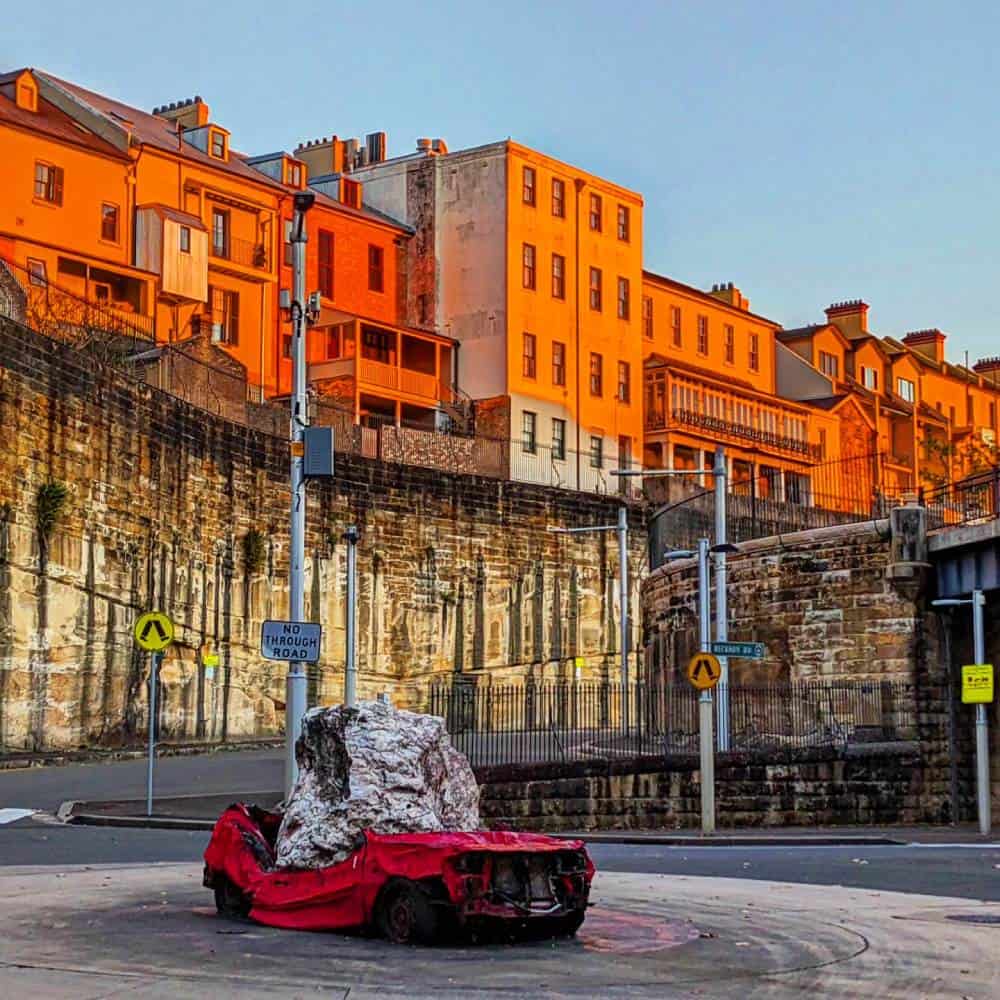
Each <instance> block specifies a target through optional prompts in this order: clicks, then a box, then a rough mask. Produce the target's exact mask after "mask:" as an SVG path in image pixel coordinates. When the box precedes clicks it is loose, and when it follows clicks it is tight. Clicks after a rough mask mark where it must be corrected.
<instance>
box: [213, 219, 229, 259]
mask: <svg viewBox="0 0 1000 1000" xmlns="http://www.w3.org/2000/svg"><path fill="white" fill-rule="evenodd" d="M212 253H213V254H214V255H215V256H216V257H228V256H229V213H228V212H225V211H223V210H222V209H221V208H213V209H212Z"/></svg>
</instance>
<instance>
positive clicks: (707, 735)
mask: <svg viewBox="0 0 1000 1000" xmlns="http://www.w3.org/2000/svg"><path fill="white" fill-rule="evenodd" d="M708 573H709V565H708V539H707V538H699V539H698V642H699V644H700V646H701V651H702V652H703V653H707V652H708V648H709V645H710V644H711V637H710V634H709V633H710V626H711V615H712V606H711V600H712V598H711V587H710V586H709V579H708ZM698 723H699V726H698V730H699V736H700V738H699V751H700V761H699V765H698V766H699V770H700V772H701V832H702V833H703V834H705V836H710V835H711V834H713V833H715V738H714V737H715V734H714V732H713V728H714V727H713V720H712V692H711V691H702V692H701V695H700V696H699V698H698Z"/></svg>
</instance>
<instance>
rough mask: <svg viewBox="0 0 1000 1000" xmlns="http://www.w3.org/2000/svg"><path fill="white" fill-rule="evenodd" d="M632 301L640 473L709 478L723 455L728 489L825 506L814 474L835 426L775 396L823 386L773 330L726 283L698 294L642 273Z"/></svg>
mask: <svg viewBox="0 0 1000 1000" xmlns="http://www.w3.org/2000/svg"><path fill="white" fill-rule="evenodd" d="M642 294H643V301H642V316H643V330H642V334H643V354H644V357H645V362H644V380H645V405H644V411H645V454H644V464H645V465H646V467H647V468H673V469H692V470H709V469H711V468H712V464H713V460H714V452H715V448H716V447H717V446H718V445H723V446H724V447H725V448H726V456H727V462H728V472H729V477H730V484H731V488H732V489H734V490H737V491H744V492H750V491H752V492H753V493H754V494H755V495H756V496H759V497H761V498H769V499H775V500H788V501H791V502H795V503H806V502H813V501H815V502H827V503H829V502H830V501H831V500H832V499H833V498H831V497H829V496H820V495H819V494H822V493H824V492H825V491H827V490H829V489H830V488H831V486H830V485H828V484H827V482H826V481H820V479H819V477H817V475H816V472H815V470H816V468H817V466H820V465H821V464H822V463H824V462H828V461H830V460H833V459H837V458H840V457H841V455H842V454H843V451H842V447H841V440H840V422H839V420H838V418H837V417H836V416H834V415H833V414H831V413H830V412H829V411H828V410H827V409H825V408H823V407H821V406H813V405H811V404H810V403H808V402H798V401H795V400H793V399H790V398H783V397H782V396H781V395H780V393H779V386H780V385H781V384H782V383H787V384H790V385H795V386H797V387H798V388H799V390H800V393H799V394H800V395H802V396H810V395H812V396H815V397H816V398H824V397H827V396H829V395H830V393H831V391H832V386H831V384H830V382H829V380H828V379H825V378H823V377H822V376H821V375H820V374H819V373H817V372H815V371H814V370H812V368H811V367H810V366H807V365H803V364H802V363H801V362H800V361H799V360H798V359H797V358H795V357H794V356H792V355H791V354H790V352H789V351H787V350H786V349H785V348H784V347H783V345H782V344H781V343H780V341H779V340H778V338H777V334H778V333H779V331H780V327H779V325H778V324H777V323H776V322H774V321H773V320H770V319H767V318H765V317H763V316H760V315H757V314H756V313H753V312H751V311H750V302H749V300H748V299H747V298H746V297H744V296H743V295H742V294H741V292H740V290H739V289H738V288H736V287H734V286H733V285H732V283H727V284H721V285H716V286H715V287H714V288H713V289H712V291H711V292H703V291H701V290H699V289H697V288H693V287H691V286H690V285H685V284H683V283H681V282H679V281H675V280H674V279H672V278H667V277H664V276H662V275H658V274H654V273H652V272H650V271H646V272H644V275H643V286H642ZM710 482H711V480H710V478H709V477H707V476H706V477H705V478H704V479H703V480H702V481H701V485H702V486H708V485H710Z"/></svg>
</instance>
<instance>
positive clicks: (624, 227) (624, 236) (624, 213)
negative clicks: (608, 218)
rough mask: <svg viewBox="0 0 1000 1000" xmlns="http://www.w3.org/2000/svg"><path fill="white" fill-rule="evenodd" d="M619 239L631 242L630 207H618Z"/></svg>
mask: <svg viewBox="0 0 1000 1000" xmlns="http://www.w3.org/2000/svg"><path fill="white" fill-rule="evenodd" d="M618 239H620V240H624V241H625V242H626V243H628V241H629V217H628V205H619V206H618Z"/></svg>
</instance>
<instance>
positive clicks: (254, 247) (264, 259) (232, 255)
mask: <svg viewBox="0 0 1000 1000" xmlns="http://www.w3.org/2000/svg"><path fill="white" fill-rule="evenodd" d="M209 247H210V249H211V254H212V256H213V257H218V258H219V259H220V260H229V261H232V262H233V263H234V264H239V265H241V266H242V267H256V268H259V269H260V270H263V271H269V270H270V269H271V268H270V254H269V253H268V251H267V244H266V243H256V242H254V241H253V240H241V239H239V238H237V237H235V236H229V237H227V238H226V240H225V241H224V242H221V243H217V242H216V241H215V240H212V241H211V243H210V244H209Z"/></svg>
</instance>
